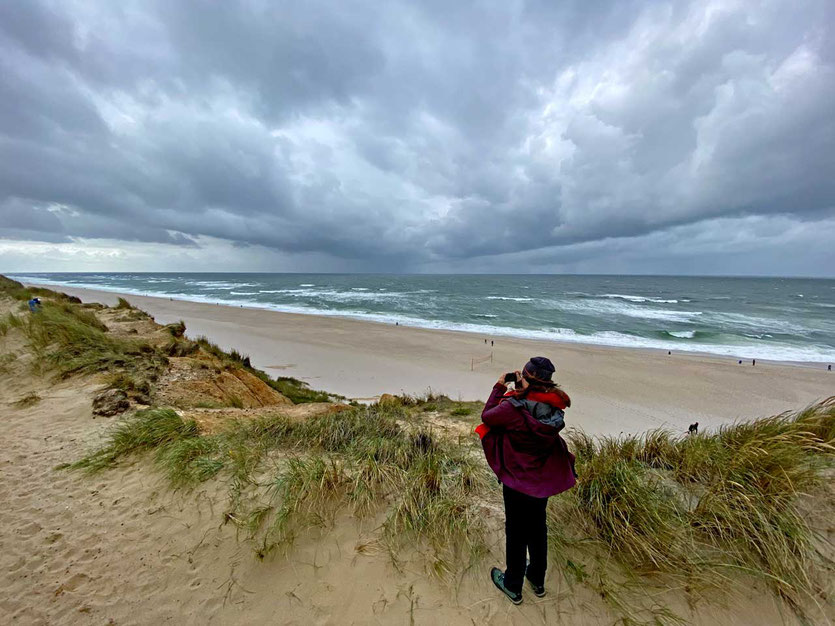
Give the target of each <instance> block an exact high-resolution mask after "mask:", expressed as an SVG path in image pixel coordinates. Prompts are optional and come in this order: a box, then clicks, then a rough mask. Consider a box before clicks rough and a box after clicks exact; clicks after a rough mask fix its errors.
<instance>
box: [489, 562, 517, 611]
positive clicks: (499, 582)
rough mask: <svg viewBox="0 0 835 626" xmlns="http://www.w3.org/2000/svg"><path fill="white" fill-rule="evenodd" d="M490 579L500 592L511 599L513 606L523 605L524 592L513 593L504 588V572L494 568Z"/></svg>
mask: <svg viewBox="0 0 835 626" xmlns="http://www.w3.org/2000/svg"><path fill="white" fill-rule="evenodd" d="M490 578H491V579H492V580H493V584H494V585H496V587H498V589H499V591H501V592H502V593H503V594H504V595H506V596H507V597H508V598H510V601H511V602H513V604H522V592H521V591H520V592H516V591H511V590H510V589H508V588H507V587H505V586H504V572H503V571H502V570H500V569H499V568H498V567H494V568H493V569H491V570H490Z"/></svg>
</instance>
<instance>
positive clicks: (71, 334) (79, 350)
mask: <svg viewBox="0 0 835 626" xmlns="http://www.w3.org/2000/svg"><path fill="white" fill-rule="evenodd" d="M105 329H106V327H104V325H103V324H101V323H100V322H98V320H97V319H96V318H95V315H94V314H93V313H92V312H91V311H88V310H86V309H82V308H81V307H78V306H76V305H60V306H58V305H56V306H52V305H51V304H48V305H46V306H44V308H43V309H42V310H41V311H40V312H38V313H37V314H35V315H31V316H29V318H28V320H27V322H26V324H25V325H24V331H25V333H26V335H27V337H28V339H29V344H30V346H31V348H32V349H33V351H34V352H35V353H36V355H37V356H38V360H37V362H38V363H47V364H49V365H51V366H52V367H54V368H55V370H57V372H58V374H59V376H61V377H67V376H70V375H72V374H91V373H96V372H107V371H119V370H122V371H136V372H138V371H145V372H148V373H149V377H153V376H156V375H158V372H159V371H160V370H161V368H162V367H163V366H164V364H165V357H164V356H162V355H160V354H158V353H157V351H156V350H155V349H154V348H153V346H151V345H149V344H148V343H146V342H143V341H137V340H130V339H124V338H118V337H113V336H111V335H110V334H109V333H107V332H105Z"/></svg>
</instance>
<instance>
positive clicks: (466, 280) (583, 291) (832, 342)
mask: <svg viewBox="0 0 835 626" xmlns="http://www.w3.org/2000/svg"><path fill="white" fill-rule="evenodd" d="M12 277H13V278H15V279H16V280H19V281H23V282H37V283H43V284H49V285H58V286H60V285H66V286H75V287H89V288H92V289H101V290H106V291H115V292H122V293H127V294H140V295H151V296H162V297H168V298H174V299H178V300H190V301H194V302H210V303H219V304H225V305H232V306H240V305H243V306H246V307H256V308H263V309H271V310H274V311H284V312H290V313H303V314H310V315H326V316H334V317H349V318H356V319H364V320H370V321H374V322H382V323H387V324H395V323H398V324H401V325H403V326H414V327H419V328H436V329H447V330H456V331H463V332H468V333H475V334H477V335H479V336H483V337H484V338H496V337H521V338H529V339H544V340H553V341H561V342H571V343H584V344H594V345H601V346H618V347H631V348H655V349H661V350H672V351H677V352H701V353H708V354H717V355H725V356H729V357H736V358H740V359H770V360H777V361H792V362H805V363H829V362H835V280H830V279H801V278H727V277H722V278H716V277H690V276H686V277H685V276H586V275H582V276H581V275H436V274H419V275H392V274H277V273H257V274H241V273H235V274H230V273H205V274H195V273H186V274H177V273H70V274H67V273H49V274H40V273H38V274H15V275H12Z"/></svg>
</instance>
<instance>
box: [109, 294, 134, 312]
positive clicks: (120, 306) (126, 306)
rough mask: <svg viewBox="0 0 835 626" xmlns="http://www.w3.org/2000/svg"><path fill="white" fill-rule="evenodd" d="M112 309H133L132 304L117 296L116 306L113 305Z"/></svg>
mask: <svg viewBox="0 0 835 626" xmlns="http://www.w3.org/2000/svg"><path fill="white" fill-rule="evenodd" d="M113 308H114V309H133V308H134V307H133V305H132V304H131V303H130V302H128V301H127V300H125V299H124V298H122V297H119V300H118V301H117V302H116V306H115V307H113Z"/></svg>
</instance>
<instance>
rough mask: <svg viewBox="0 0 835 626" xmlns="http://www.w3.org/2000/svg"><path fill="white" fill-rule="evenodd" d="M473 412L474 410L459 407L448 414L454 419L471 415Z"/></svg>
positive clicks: (467, 407)
mask: <svg viewBox="0 0 835 626" xmlns="http://www.w3.org/2000/svg"><path fill="white" fill-rule="evenodd" d="M474 412H475V410H474V409H473V408H472V407H469V406H463V405H459V406H456V407H455V408H454V409H452V411H450V412H449V414H450V415H454V416H456V417H463V416H465V415H472V414H473V413H474Z"/></svg>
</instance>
